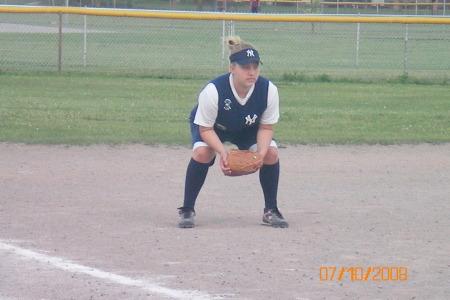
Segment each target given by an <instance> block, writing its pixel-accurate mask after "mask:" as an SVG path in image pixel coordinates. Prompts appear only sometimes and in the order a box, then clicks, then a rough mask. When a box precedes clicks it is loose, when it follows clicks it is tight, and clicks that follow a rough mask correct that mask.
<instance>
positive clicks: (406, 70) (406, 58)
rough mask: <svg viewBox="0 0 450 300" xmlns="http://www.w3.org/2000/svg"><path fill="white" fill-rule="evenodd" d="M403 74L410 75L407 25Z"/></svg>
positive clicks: (406, 25)
mask: <svg viewBox="0 0 450 300" xmlns="http://www.w3.org/2000/svg"><path fill="white" fill-rule="evenodd" d="M403 73H404V75H408V24H405V43H404V47H403Z"/></svg>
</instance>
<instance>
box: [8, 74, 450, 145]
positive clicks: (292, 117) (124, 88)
mask: <svg viewBox="0 0 450 300" xmlns="http://www.w3.org/2000/svg"><path fill="white" fill-rule="evenodd" d="M205 83H206V80H203V79H202V80H198V79H197V80H194V79H190V80H181V79H158V78H142V77H120V76H94V75H83V76H82V75H52V74H19V73H3V74H0V90H1V91H2V95H1V101H0V142H12V143H45V144H69V145H70V144H86V145H87V144H98V143H106V144H120V143H144V144H161V143H162V144H173V145H188V144H189V143H190V134H189V126H188V115H189V112H190V110H191V109H192V107H193V106H194V105H195V104H196V101H197V94H198V92H199V91H200V90H201V89H202V87H203V86H204V85H205ZM275 83H276V84H277V85H278V87H279V91H280V96H281V120H280V122H279V124H278V125H277V127H276V138H277V139H278V140H279V141H280V142H281V143H287V144H311V143H312V144H329V143H335V144H376V143H381V144H399V143H447V142H450V99H449V95H450V87H449V86H448V85H431V84H422V85H418V84H412V83H406V84H405V83H358V82H349V83H345V82H327V81H323V80H322V81H321V80H319V79H317V80H315V81H306V82H297V81H278V82H275Z"/></svg>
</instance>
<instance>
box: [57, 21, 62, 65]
mask: <svg viewBox="0 0 450 300" xmlns="http://www.w3.org/2000/svg"><path fill="white" fill-rule="evenodd" d="M58 20H59V24H58V27H59V28H58V73H61V70H62V14H61V13H60V14H58Z"/></svg>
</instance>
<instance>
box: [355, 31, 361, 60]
mask: <svg viewBox="0 0 450 300" xmlns="http://www.w3.org/2000/svg"><path fill="white" fill-rule="evenodd" d="M360 26H361V23H358V24H357V25H356V67H357V68H359V32H360Z"/></svg>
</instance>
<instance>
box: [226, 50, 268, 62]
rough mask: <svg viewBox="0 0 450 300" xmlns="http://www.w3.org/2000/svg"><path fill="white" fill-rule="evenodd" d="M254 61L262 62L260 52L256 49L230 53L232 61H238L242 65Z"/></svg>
mask: <svg viewBox="0 0 450 300" xmlns="http://www.w3.org/2000/svg"><path fill="white" fill-rule="evenodd" d="M252 61H257V62H259V63H261V60H260V59H259V53H258V51H257V50H256V49H250V48H248V49H243V50H241V51H239V52H236V53H234V54H231V55H230V63H234V62H236V63H238V64H240V65H241V66H245V65H246V64H248V63H251V62H252Z"/></svg>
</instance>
